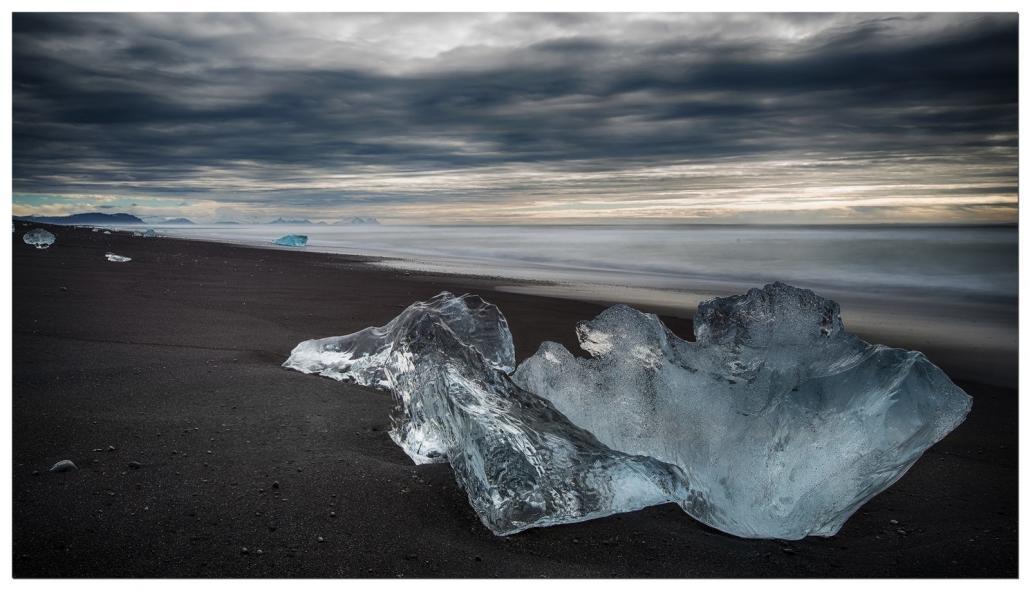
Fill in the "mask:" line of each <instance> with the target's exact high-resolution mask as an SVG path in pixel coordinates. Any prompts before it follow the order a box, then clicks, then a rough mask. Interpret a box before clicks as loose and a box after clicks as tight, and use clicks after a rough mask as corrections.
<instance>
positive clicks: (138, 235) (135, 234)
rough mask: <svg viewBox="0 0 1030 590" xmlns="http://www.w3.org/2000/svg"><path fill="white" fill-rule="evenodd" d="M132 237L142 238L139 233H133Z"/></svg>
mask: <svg viewBox="0 0 1030 590" xmlns="http://www.w3.org/2000/svg"><path fill="white" fill-rule="evenodd" d="M132 237H134V238H142V237H143V234H142V233H141V232H138V231H134V232H132Z"/></svg>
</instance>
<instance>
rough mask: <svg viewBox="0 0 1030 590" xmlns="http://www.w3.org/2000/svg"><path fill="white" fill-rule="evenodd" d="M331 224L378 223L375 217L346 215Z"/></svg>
mask: <svg viewBox="0 0 1030 590" xmlns="http://www.w3.org/2000/svg"><path fill="white" fill-rule="evenodd" d="M333 225H379V220H378V219H376V218H375V217H348V218H346V219H341V220H339V221H337V222H336V223H334V224H333Z"/></svg>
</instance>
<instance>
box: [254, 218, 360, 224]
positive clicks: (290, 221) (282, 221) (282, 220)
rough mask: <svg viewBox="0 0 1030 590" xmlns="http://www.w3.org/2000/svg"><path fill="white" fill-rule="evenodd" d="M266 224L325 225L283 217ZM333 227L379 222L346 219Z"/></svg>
mask: <svg viewBox="0 0 1030 590" xmlns="http://www.w3.org/2000/svg"><path fill="white" fill-rule="evenodd" d="M268 223H269V224H282V225H326V223H325V222H323V221H318V222H314V221H311V220H310V219H288V218H284V217H280V218H279V219H276V220H274V221H269V222H268ZM333 225H379V220H378V219H376V218H375V217H346V218H344V219H341V220H339V221H337V222H336V223H333Z"/></svg>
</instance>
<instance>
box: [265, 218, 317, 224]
mask: <svg viewBox="0 0 1030 590" xmlns="http://www.w3.org/2000/svg"><path fill="white" fill-rule="evenodd" d="M268 223H269V224H273V223H274V224H282V225H287V224H288V225H310V224H311V220H310V219H284V218H282V217H280V218H279V219H276V220H275V221H269V222H268Z"/></svg>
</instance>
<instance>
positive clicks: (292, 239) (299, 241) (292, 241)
mask: <svg viewBox="0 0 1030 590" xmlns="http://www.w3.org/2000/svg"><path fill="white" fill-rule="evenodd" d="M275 243H276V244H279V245H280V246H304V245H306V244H307V243H308V237H307V236H300V235H297V234H289V235H285V236H283V237H281V238H279V239H278V240H276V241H275Z"/></svg>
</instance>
